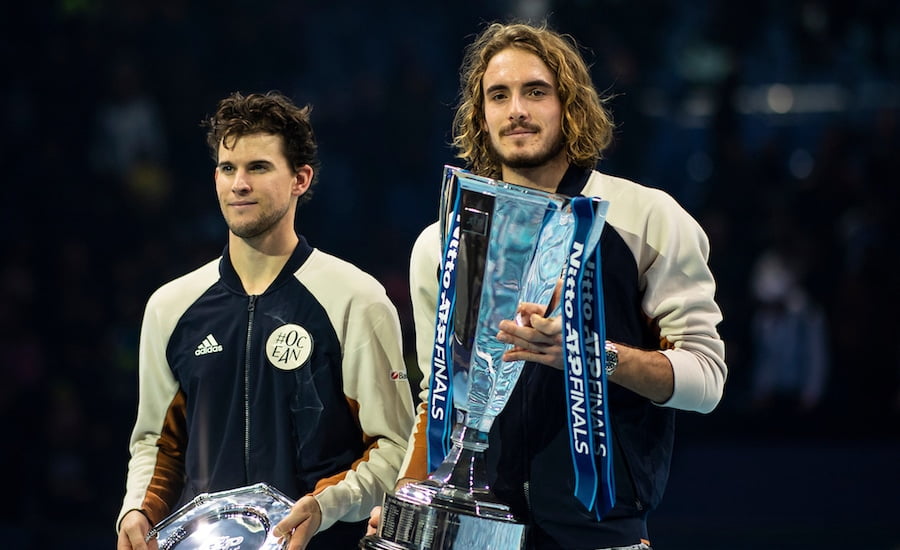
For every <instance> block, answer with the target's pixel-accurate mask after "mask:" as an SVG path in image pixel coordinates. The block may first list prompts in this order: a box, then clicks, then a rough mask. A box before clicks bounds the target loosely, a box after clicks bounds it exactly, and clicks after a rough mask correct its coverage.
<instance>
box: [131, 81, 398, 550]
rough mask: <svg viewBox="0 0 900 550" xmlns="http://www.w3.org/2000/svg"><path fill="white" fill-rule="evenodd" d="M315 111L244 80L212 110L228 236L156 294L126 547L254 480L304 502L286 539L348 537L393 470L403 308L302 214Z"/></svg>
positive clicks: (142, 376)
mask: <svg viewBox="0 0 900 550" xmlns="http://www.w3.org/2000/svg"><path fill="white" fill-rule="evenodd" d="M309 114H310V108H309V107H308V106H307V107H302V108H301V107H298V106H296V105H294V104H293V103H292V102H291V101H290V99H288V98H287V97H286V96H284V95H282V94H279V93H277V92H270V93H268V94H250V95H247V96H243V95H242V94H240V93H235V94H233V95H231V96H230V97H227V98H225V99H223V100H222V101H220V102H219V105H218V110H217V111H216V113H215V115H213V116H212V117H210V118H209V119H208V120H206V121H205V125H206V126H207V128H208V133H207V141H208V145H209V147H210V151H211V153H212V157H213V160H214V161H215V163H216V165H215V184H216V193H217V195H218V198H219V206H220V207H221V210H222V215H223V216H224V218H225V222H226V224H227V226H228V230H229V231H228V241H227V244H226V246H225V250H224V251H223V253H222V256H221V257H219V258H217V259H215V260H213V261H211V262H209V263H207V264H206V265H204V266H203V267H200V268H199V269H197V270H195V271H192V272H191V273H188V274H187V275H184V276H182V277H180V278H178V279H175V280H174V281H171V282H169V283H167V284H165V285H163V286H162V287H161V288H159V289H158V290H157V291H156V292H155V293H154V294H153V295H152V296H151V297H150V299H149V301H148V303H147V307H146V310H145V313H144V320H143V324H142V327H141V340H140V352H139V366H138V367H139V388H140V389H139V391H140V395H139V403H138V413H137V420H136V422H135V426H134V430H133V432H132V436H131V447H130V449H131V460H130V461H129V465H128V478H127V482H126V494H125V499H124V503H123V506H122V510H121V512H120V513H119V518H118V521H117V524H116V525H117V530H118V533H119V539H118V550H143V549H144V548H147V547H148V546H147V544H146V543H145V542H144V539H145V537H146V535H147V533H148V531H149V529H150V527H151V525H153V524H156V523H158V522H159V521H161V520H162V519H164V518H166V517H167V516H168V515H169V514H171V513H172V512H174V511H175V510H177V509H178V508H179V507H180V506H181V505H184V504H186V503H188V502H190V501H191V500H192V499H193V498H194V497H196V496H197V495H199V494H201V493H211V492H220V491H225V490H229V489H235V488H240V487H245V486H249V485H253V484H256V483H267V484H269V485H270V486H272V487H274V488H275V489H277V490H279V491H280V492H282V493H284V494H285V495H286V496H288V497H290V498H291V499H294V500H296V504H295V505H294V506H293V509H292V510H291V512H290V514H289V515H288V516H287V517H286V518H285V519H284V520H283V521H281V522H280V523H278V524H277V525H275V526H274V528H273V532H274V534H275V535H276V536H279V537H283V538H285V539H289V540H288V545H287V546H286V548H289V549H290V550H298V549H302V548H306V547H307V544H309V546H308V547H309V548H323V549H326V548H327V549H331V548H350V547H352V546H354V545H355V544H356V542H357V541H358V540H359V538H360V537H361V536H362V535H363V531H364V530H365V519H366V517H367V515H368V513H369V511H370V510H371V508H372V506H373V505H374V504H376V503H377V502H380V500H381V498H382V496H383V494H384V491H385V490H386V489H390V488H391V487H393V485H394V482H395V480H396V478H397V472H398V468H399V466H400V463H401V460H402V458H403V456H404V452H405V450H406V440H407V436H408V434H409V430H410V428H411V425H412V420H413V403H412V395H411V393H410V389H409V384H408V382H407V377H406V369H405V366H404V361H403V355H402V346H401V333H400V322H399V318H398V315H397V311H396V309H395V308H394V306H393V304H392V303H391V302H390V300H389V299H388V297H387V295H386V293H385V290H384V288H383V287H382V286H381V284H379V283H378V282H377V281H376V280H375V279H374V278H373V277H371V276H370V275H368V274H366V273H364V272H363V271H361V270H359V269H358V268H356V267H355V266H353V265H351V264H349V263H347V262H345V261H343V260H340V259H338V258H336V257H334V256H331V255H329V254H326V253H325V252H322V251H321V250H318V249H316V248H313V247H312V246H310V245H309V244H308V243H307V241H306V239H305V238H304V237H303V236H301V235H299V234H297V232H296V230H295V228H294V221H295V215H296V212H297V209H298V205H299V203H301V202H303V201H305V200H307V199H308V198H309V197H310V196H311V189H312V186H313V184H314V183H315V182H316V175H317V171H318V168H319V162H318V155H317V146H316V141H315V138H314V135H313V130H312V126H311V124H310V119H309ZM313 535H316V536H315V537H313ZM310 539H311V540H310ZM150 544H151V547H153V546H156V541H155V540H153V541H151V543H150Z"/></svg>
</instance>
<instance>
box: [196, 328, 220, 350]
mask: <svg viewBox="0 0 900 550" xmlns="http://www.w3.org/2000/svg"><path fill="white" fill-rule="evenodd" d="M219 351H222V344H220V343H218V342H216V338H215V336H213V335H212V333H210V334H209V335H207V337H206V338H204V339H203V341H202V342H200V345H199V346H197V349H196V350H195V351H194V355H197V356H200V355H206V354H207V353H216V352H219Z"/></svg>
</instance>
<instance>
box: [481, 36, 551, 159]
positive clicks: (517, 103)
mask: <svg viewBox="0 0 900 550" xmlns="http://www.w3.org/2000/svg"><path fill="white" fill-rule="evenodd" d="M482 87H483V89H484V119H485V124H486V125H487V131H488V135H489V136H490V146H491V150H492V151H493V153H494V154H495V155H496V156H497V158H498V159H499V160H500V163H501V164H502V165H503V166H504V167H508V168H514V169H518V168H537V167H540V166H543V165H545V164H547V163H548V162H550V161H551V160H554V159H557V158H558V157H559V156H560V155H565V151H564V149H565V140H564V138H563V135H562V122H561V120H562V103H561V101H560V99H559V95H558V94H557V91H556V77H555V76H554V74H553V73H552V72H551V71H550V69H549V68H548V67H547V65H546V64H544V62H543V61H541V59H540V58H539V57H538V56H536V55H534V54H533V53H531V52H528V51H525V50H522V49H518V48H506V49H505V50H501V51H500V52H499V53H497V54H496V55H494V57H492V58H491V60H490V61H489V62H488V64H487V68H486V69H485V71H484V77H483V78H482Z"/></svg>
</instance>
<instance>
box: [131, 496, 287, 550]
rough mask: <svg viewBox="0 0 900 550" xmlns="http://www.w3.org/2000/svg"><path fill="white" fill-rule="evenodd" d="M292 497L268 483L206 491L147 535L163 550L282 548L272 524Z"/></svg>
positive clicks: (282, 512) (253, 549)
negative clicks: (211, 491)
mask: <svg viewBox="0 0 900 550" xmlns="http://www.w3.org/2000/svg"><path fill="white" fill-rule="evenodd" d="M293 504H294V502H293V501H292V500H291V499H289V498H288V497H286V496H285V495H284V494H282V493H281V492H279V491H278V490H277V489H275V488H273V487H271V486H270V485H268V484H266V483H257V484H255V485H250V486H247V487H241V488H238V489H231V490H228V491H221V492H217V493H203V494H200V495H197V496H196V497H194V499H193V500H191V502H189V503H187V504H185V505H184V506H182V507H181V508H179V509H178V510H177V511H175V512H173V513H172V514H171V515H169V517H167V518H166V519H164V520H162V521H160V522H159V523H158V524H157V525H156V526H155V527H153V529H151V530H150V532H149V533H148V534H147V541H148V542H149V541H150V540H152V539H154V538H156V539H157V543H158V545H159V550H174V549H177V550H212V549H215V550H281V549H283V548H285V547H286V544H287V543H286V541H283V540H282V541H280V542H279V539H278V537H276V536H275V535H273V534H272V529H274V527H275V525H277V524H278V522H280V521H281V520H282V519H284V518H285V516H287V515H288V513H290V511H291V506H293Z"/></svg>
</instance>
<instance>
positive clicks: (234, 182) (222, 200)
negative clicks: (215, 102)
mask: <svg viewBox="0 0 900 550" xmlns="http://www.w3.org/2000/svg"><path fill="white" fill-rule="evenodd" d="M229 145H231V146H232V147H231V148H230V149H229V148H226V147H225V146H224V145H223V144H222V143H220V144H219V163H218V164H217V165H216V175H215V179H216V193H217V194H218V196H219V206H220V207H221V208H222V215H223V216H224V217H225V223H227V224H228V228H229V229H230V230H231V232H232V233H234V234H235V235H237V236H238V237H241V238H243V239H253V238H256V237H260V236H264V235H265V234H268V233H272V232H273V231H275V229H283V228H284V226H285V225H289V226H290V228H291V230H293V224H294V211H295V210H296V205H297V197H298V196H300V195H301V194H302V193H303V191H305V190H306V188H307V187H308V185H307V186H304V185H303V182H302V181H298V180H300V179H302V178H299V177H298V174H297V173H296V172H295V171H294V170H292V169H291V168H290V166H289V165H288V162H287V159H286V158H285V156H284V153H283V150H282V138H281V136H276V135H272V134H264V133H259V134H249V135H245V136H242V137H240V138H238V139H237V141H236V142H234V143H231V142H230V140H229Z"/></svg>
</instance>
